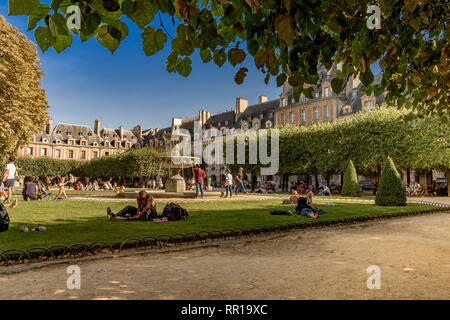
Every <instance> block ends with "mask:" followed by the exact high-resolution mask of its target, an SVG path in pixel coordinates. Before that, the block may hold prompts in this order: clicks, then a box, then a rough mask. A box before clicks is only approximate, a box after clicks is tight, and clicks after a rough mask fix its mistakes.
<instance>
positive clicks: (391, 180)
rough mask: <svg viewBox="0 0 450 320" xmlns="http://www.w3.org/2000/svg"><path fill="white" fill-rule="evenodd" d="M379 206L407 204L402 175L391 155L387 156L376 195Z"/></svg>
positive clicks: (376, 202)
mask: <svg viewBox="0 0 450 320" xmlns="http://www.w3.org/2000/svg"><path fill="white" fill-rule="evenodd" d="M375 204H376V205H377V206H405V205H406V194H405V190H404V188H403V185H402V180H401V179H400V175H399V174H398V172H397V169H396V168H395V165H394V162H393V161H392V159H391V158H390V157H388V158H387V160H386V163H385V165H384V168H383V171H382V172H381V177H380V181H379V183H378V190H377V195H376V197H375Z"/></svg>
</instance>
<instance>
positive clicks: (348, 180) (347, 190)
mask: <svg viewBox="0 0 450 320" xmlns="http://www.w3.org/2000/svg"><path fill="white" fill-rule="evenodd" d="M341 195H342V196H344V197H360V196H361V187H360V186H359V183H358V175H357V174H356V169H355V166H354V165H353V161H352V160H349V161H348V164H347V168H346V169H345V173H344V184H343V185H342V192H341Z"/></svg>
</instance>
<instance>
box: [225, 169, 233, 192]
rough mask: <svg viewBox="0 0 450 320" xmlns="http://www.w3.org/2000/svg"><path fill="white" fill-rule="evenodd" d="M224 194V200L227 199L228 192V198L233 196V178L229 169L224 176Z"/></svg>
mask: <svg viewBox="0 0 450 320" xmlns="http://www.w3.org/2000/svg"><path fill="white" fill-rule="evenodd" d="M225 192H226V193H225V198H226V197H228V192H230V198H231V196H232V195H233V176H232V175H231V171H230V169H227V171H226V174H225Z"/></svg>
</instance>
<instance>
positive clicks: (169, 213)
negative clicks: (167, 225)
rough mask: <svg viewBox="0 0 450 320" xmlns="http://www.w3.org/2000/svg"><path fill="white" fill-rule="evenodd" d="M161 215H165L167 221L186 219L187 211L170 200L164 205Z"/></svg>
mask: <svg viewBox="0 0 450 320" xmlns="http://www.w3.org/2000/svg"><path fill="white" fill-rule="evenodd" d="M161 217H166V218H167V220H169V221H180V220H186V219H187V217H188V212H187V210H186V209H184V208H182V207H181V206H180V205H178V204H176V203H174V202H171V203H169V204H168V205H166V206H165V207H164V210H163V213H162V215H161Z"/></svg>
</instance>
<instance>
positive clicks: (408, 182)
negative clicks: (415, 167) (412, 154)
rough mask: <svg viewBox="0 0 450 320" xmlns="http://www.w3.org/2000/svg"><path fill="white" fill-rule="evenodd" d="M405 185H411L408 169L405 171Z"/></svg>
mask: <svg viewBox="0 0 450 320" xmlns="http://www.w3.org/2000/svg"><path fill="white" fill-rule="evenodd" d="M406 184H407V185H408V186H409V185H411V171H409V169H406Z"/></svg>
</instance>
